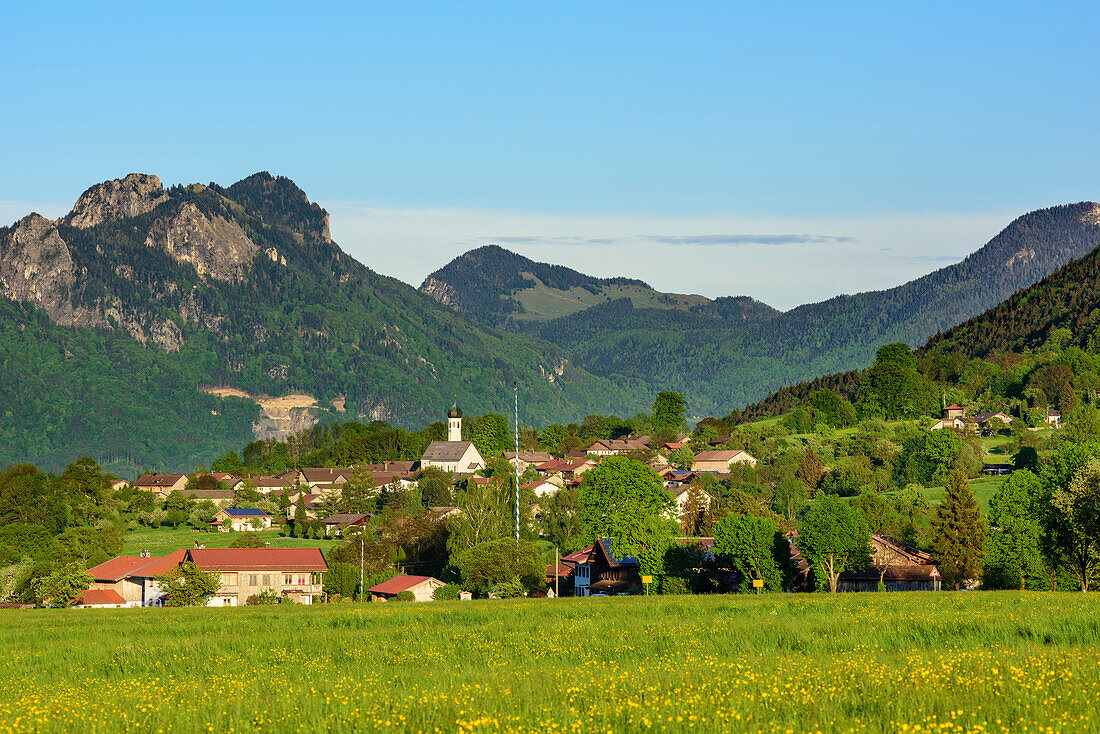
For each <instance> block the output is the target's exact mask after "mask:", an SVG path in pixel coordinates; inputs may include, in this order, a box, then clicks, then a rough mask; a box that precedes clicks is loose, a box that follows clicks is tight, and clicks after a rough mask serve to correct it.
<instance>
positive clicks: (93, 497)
mask: <svg viewBox="0 0 1100 734" xmlns="http://www.w3.org/2000/svg"><path fill="white" fill-rule="evenodd" d="M61 484H62V486H63V487H64V489H65V493H66V494H67V495H68V496H69V502H70V504H71V505H72V507H73V510H74V511H75V512H77V513H79V515H80V519H81V520H83V521H84V522H88V523H90V522H92V521H93V520H94V519H95V517H96V516H98V515H99V514H100V512H101V511H102V505H103V500H104V498H105V497H106V496H107V494H108V492H110V489H111V483H110V481H109V480H108V479H107V475H106V474H104V473H103V472H102V471H101V470H100V468H99V464H97V463H96V462H95V460H94V459H92V458H91V457H88V456H84V457H81V458H79V459H77V460H76V461H74V462H73V463H71V464H69V465H68V466H66V467H65V471H64V472H62V473H61Z"/></svg>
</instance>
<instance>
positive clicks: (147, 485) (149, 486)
mask: <svg viewBox="0 0 1100 734" xmlns="http://www.w3.org/2000/svg"><path fill="white" fill-rule="evenodd" d="M134 486H135V487H137V488H138V489H140V490H143V491H145V492H152V493H153V494H155V495H156V496H157V499H160V500H163V499H164V498H165V497H167V496H168V495H169V494H171V493H172V492H182V491H183V490H184V489H186V488H187V475H186V474H142V475H141V476H140V477H138V478H137V479H135V480H134Z"/></svg>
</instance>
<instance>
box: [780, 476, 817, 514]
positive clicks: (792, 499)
mask: <svg viewBox="0 0 1100 734" xmlns="http://www.w3.org/2000/svg"><path fill="white" fill-rule="evenodd" d="M808 499H809V489H807V487H806V485H805V484H803V483H802V481H801V480H800V479H797V478H796V477H783V478H782V479H780V480H779V482H778V483H777V484H776V486H775V494H773V495H772V509H773V510H774V511H775V512H776V514H779V515H782V516H783V517H785V518H787V519H788V520H794V516H795V513H796V512H798V510H799V509H800V508H801V507H802V505H804V504H805V503H806V500H808Z"/></svg>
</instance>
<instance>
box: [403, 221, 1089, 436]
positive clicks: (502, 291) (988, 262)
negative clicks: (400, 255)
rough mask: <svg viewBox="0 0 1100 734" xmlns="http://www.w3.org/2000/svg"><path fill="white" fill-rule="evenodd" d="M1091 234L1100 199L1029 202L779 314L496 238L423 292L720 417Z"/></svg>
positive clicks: (942, 323)
mask: <svg viewBox="0 0 1100 734" xmlns="http://www.w3.org/2000/svg"><path fill="white" fill-rule="evenodd" d="M1097 245H1100V205H1098V204H1096V203H1093V202H1082V203H1078V204H1072V205H1066V206H1057V207H1052V208H1049V209H1042V210H1038V211H1034V212H1030V213H1028V214H1025V215H1023V216H1021V217H1019V218H1017V219H1016V220H1015V221H1013V222H1011V223H1010V224H1009V225H1008V226H1007V227H1006V228H1005V229H1004V230H1003V231H1001V232H1000V233H999V234H998V235H997V236H996V237H994V238H993V239H992V240H990V241H989V242H988V243H987V244H985V245H984V246H983V247H981V248H980V249H978V250H977V251H976V252H974V253H973V254H971V255H970V256H969V257H967V258H966V259H965V260H963V261H961V262H959V263H955V264H953V265H949V266H947V267H944V268H941V269H939V270H936V271H935V272H933V273H930V274H928V275H925V276H923V277H921V278H918V279H916V280H913V281H910V282H908V283H905V284H903V285H900V286H898V287H896V288H890V289H887V290H881V291H871V292H866V293H859V294H856V295H844V296H837V297H836V298H832V299H829V300H827V301H822V302H820V303H813V304H807V305H804V306H799V307H797V308H795V309H792V310H790V311H787V312H784V313H780V312H778V311H776V310H774V309H772V308H770V307H768V306H767V305H765V304H762V303H759V302H757V301H753V300H752V299H749V298H745V297H740V298H719V299H715V300H713V301H712V300H709V299H706V298H703V297H701V296H690V295H681V294H670V293H660V292H658V291H655V290H653V289H652V288H650V287H649V286H648V285H646V284H645V283H642V282H640V281H636V280H626V279H612V280H601V279H596V278H591V277H589V276H586V275H583V274H581V273H578V272H576V271H573V270H569V269H567V268H561V267H560V266H551V265H546V264H544V263H537V262H533V261H531V260H529V259H528V258H525V257H522V256H519V255H516V254H514V253H511V252H508V251H507V250H504V249H502V248H499V247H495V246H489V247H482V248H479V249H476V250H473V251H471V252H468V253H466V254H464V255H462V256H460V257H458V258H456V259H455V260H454V261H452V262H451V263H449V264H448V265H446V266H445V267H443V268H441V269H440V270H438V271H436V272H434V273H432V274H431V275H429V276H428V278H427V279H426V280H425V281H424V284H423V285H422V286H421V291H422V292H424V293H426V294H428V295H430V296H432V297H433V298H435V299H437V300H438V301H440V302H441V303H443V304H445V305H448V306H450V307H451V308H454V309H455V310H456V311H458V312H459V313H462V314H464V315H466V316H469V317H471V318H474V319H478V320H479V321H482V322H483V323H486V324H491V325H494V326H498V327H500V328H503V329H508V330H511V331H515V332H518V333H524V334H529V335H532V336H537V337H539V338H542V339H545V340H547V341H549V342H552V343H554V344H556V345H558V346H559V347H561V348H562V349H564V350H566V352H568V353H569V355H570V356H571V358H572V359H573V360H574V361H575V362H576V363H577V364H578V365H580V366H582V367H585V368H586V369H587V370H589V371H590V372H592V373H593V374H595V375H599V376H601V377H605V378H607V379H610V380H612V381H614V382H616V383H618V384H623V385H637V384H643V385H660V386H661V389H673V390H678V391H680V392H682V393H684V394H685V395H686V396H687V397H688V408H689V412H691V413H693V414H695V415H722V414H724V413H727V412H729V411H731V410H734V409H738V408H741V407H742V406H744V405H746V404H747V403H751V402H753V401H756V400H759V399H760V398H762V397H764V396H765V395H767V394H768V393H770V392H773V391H776V390H778V389H780V388H781V387H783V386H785V385H791V384H794V383H799V382H801V381H804V380H809V379H813V378H814V377H817V376H819V375H824V374H829V373H837V372H843V371H846V370H852V369H857V368H861V367H864V366H866V365H867V364H869V363H870V362H871V361H872V360H873V358H874V354H875V351H876V350H877V349H878V347H880V346H881V345H883V344H888V343H892V342H899V341H902V342H906V343H908V344H910V345H912V346H919V345H921V344H923V343H924V342H925V341H926V340H928V339H929V338H930V337H932V336H934V335H935V334H937V333H939V332H941V331H943V330H945V329H948V328H951V327H953V326H955V325H956V324H959V323H960V322H963V321H965V320H967V319H969V318H972V317H974V316H976V315H978V314H980V313H982V312H983V311H985V310H986V309H988V308H990V307H992V306H995V305H997V304H998V303H1000V302H1002V301H1003V300H1005V299H1006V298H1008V297H1009V296H1011V295H1012V294H1013V293H1015V292H1016V291H1017V290H1019V289H1021V288H1025V287H1027V286H1029V285H1031V284H1032V283H1034V282H1035V281H1037V280H1039V279H1041V278H1043V277H1044V276H1046V275H1048V274H1049V273H1051V272H1053V271H1054V270H1056V269H1057V268H1059V267H1061V266H1063V265H1065V264H1066V263H1068V262H1070V261H1071V260H1073V259H1074V258H1078V257H1081V256H1082V255H1085V254H1086V253H1088V252H1090V251H1092V250H1093V249H1094V248H1095V247H1096V246H1097Z"/></svg>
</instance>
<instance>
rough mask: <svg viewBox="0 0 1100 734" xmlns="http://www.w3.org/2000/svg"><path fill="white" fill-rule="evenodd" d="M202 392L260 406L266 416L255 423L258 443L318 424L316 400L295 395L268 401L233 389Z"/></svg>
mask: <svg viewBox="0 0 1100 734" xmlns="http://www.w3.org/2000/svg"><path fill="white" fill-rule="evenodd" d="M203 392H205V393H208V394H210V395H216V396H217V397H219V398H244V399H245V400H251V401H252V402H254V403H256V405H258V406H260V410H262V411H263V413H264V417H263V418H261V419H260V420H258V421H256V422H255V423H253V424H252V433H254V434H255V436H256V439H257V440H262V439H266V438H274V439H276V440H279V441H282V440H283V439H285V438H286V437H287V436H289V435H291V434H293V433H297V432H298V431H301V430H305V429H307V428H313V427H314V426H315V425H317V412H318V406H317V398H315V397H313V396H312V395H305V394H301V393H299V394H295V395H283V396H281V397H276V398H269V397H265V396H262V395H256V396H253V395H249V394H248V393H246V392H245V391H244V390H238V389H237V388H234V387H206V388H203Z"/></svg>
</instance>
